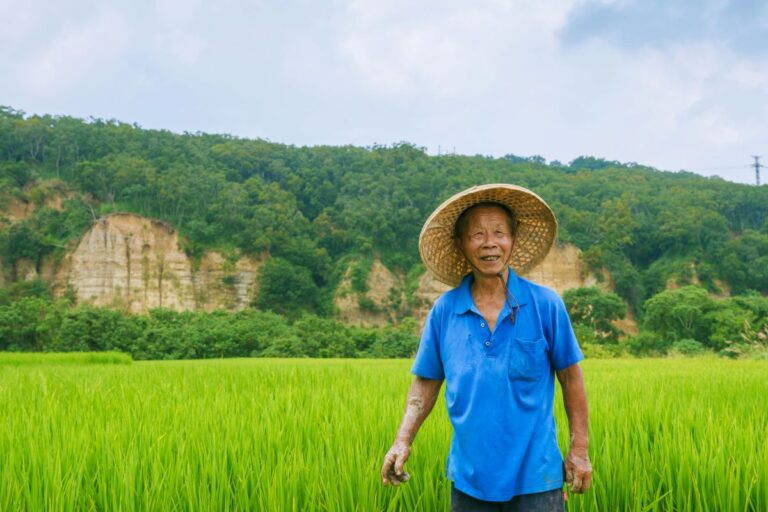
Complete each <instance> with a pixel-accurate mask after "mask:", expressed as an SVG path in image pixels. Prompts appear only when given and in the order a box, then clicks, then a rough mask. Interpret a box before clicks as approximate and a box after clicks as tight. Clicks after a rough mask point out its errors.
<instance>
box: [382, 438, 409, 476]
mask: <svg viewBox="0 0 768 512" xmlns="http://www.w3.org/2000/svg"><path fill="white" fill-rule="evenodd" d="M410 455H411V445H409V444H408V443H405V442H404V441H397V440H396V441H395V442H394V444H392V448H390V449H389V451H388V452H387V454H386V455H385V456H384V465H383V466H381V483H382V484H383V485H387V484H392V485H400V484H401V483H403V482H406V481H408V478H409V475H408V473H406V472H405V469H403V466H404V465H405V461H407V460H408V457H409V456H410Z"/></svg>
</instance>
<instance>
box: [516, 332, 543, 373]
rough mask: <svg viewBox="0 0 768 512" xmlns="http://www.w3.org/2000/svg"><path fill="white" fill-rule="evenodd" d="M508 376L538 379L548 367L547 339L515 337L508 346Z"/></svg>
mask: <svg viewBox="0 0 768 512" xmlns="http://www.w3.org/2000/svg"><path fill="white" fill-rule="evenodd" d="M510 350H511V353H510V358H509V359H510V364H509V378H510V379H512V380H527V381H532V380H538V379H539V378H541V377H542V376H543V375H545V374H546V372H547V370H548V368H549V358H548V357H547V341H546V340H545V339H544V338H539V339H538V340H522V339H519V338H515V339H514V340H513V341H512V345H511V347H510Z"/></svg>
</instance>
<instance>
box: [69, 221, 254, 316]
mask: <svg viewBox="0 0 768 512" xmlns="http://www.w3.org/2000/svg"><path fill="white" fill-rule="evenodd" d="M260 265H261V262H259V261H257V260H254V259H252V258H247V257H246V258H240V259H238V260H236V261H229V260H226V259H225V258H223V257H222V256H221V255H220V254H217V253H207V254H205V255H204V256H203V258H202V259H201V261H200V262H199V264H197V265H195V264H193V262H192V261H191V260H190V259H189V258H188V257H187V255H186V254H185V253H184V251H183V250H182V249H181V248H180V246H179V240H178V236H177V233H176V231H175V230H174V229H173V228H172V227H171V226H170V225H168V224H167V223H164V222H161V221H157V220H151V219H147V218H144V217H140V216H138V215H133V214H127V213H120V214H113V215H110V216H107V217H104V218H103V219H100V220H99V221H98V222H96V223H94V225H93V226H92V227H91V229H90V230H88V232H87V233H86V234H85V235H84V236H83V237H82V239H81V240H80V242H79V244H78V245H77V248H76V249H75V250H74V251H72V252H70V253H68V254H67V255H66V256H65V257H64V258H63V260H62V261H61V262H60V264H59V265H58V268H57V269H56V272H55V277H54V282H55V291H56V293H58V294H61V293H63V292H64V290H66V289H67V287H72V288H73V289H74V291H75V294H76V297H77V299H78V301H80V302H83V301H87V302H91V303H93V304H96V305H99V306H116V307H122V308H125V309H127V310H129V311H132V312H141V311H146V310H147V309H150V308H157V307H164V308H170V309H175V310H187V309H203V310H208V311H210V310H213V309H217V308H224V309H231V310H237V309H242V308H244V307H246V306H247V305H248V303H249V302H250V300H251V294H252V291H253V290H254V288H255V283H256V279H257V275H258V269H259V266H260Z"/></svg>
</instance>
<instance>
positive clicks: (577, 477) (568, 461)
mask: <svg viewBox="0 0 768 512" xmlns="http://www.w3.org/2000/svg"><path fill="white" fill-rule="evenodd" d="M565 483H566V484H568V488H569V489H570V490H571V491H572V492H575V493H579V494H580V493H583V492H584V491H586V490H587V489H589V486H590V485H591V484H592V464H590V462H589V453H587V449H586V448H581V447H575V446H571V449H570V450H568V456H567V457H566V458H565Z"/></svg>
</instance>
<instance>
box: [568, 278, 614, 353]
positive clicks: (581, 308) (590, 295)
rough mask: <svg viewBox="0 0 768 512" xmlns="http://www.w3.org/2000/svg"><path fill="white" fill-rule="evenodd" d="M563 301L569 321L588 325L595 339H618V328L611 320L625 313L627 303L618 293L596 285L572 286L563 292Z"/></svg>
mask: <svg viewBox="0 0 768 512" xmlns="http://www.w3.org/2000/svg"><path fill="white" fill-rule="evenodd" d="M563 301H564V302H565V305H566V307H567V308H568V313H569V315H570V316H571V321H573V322H574V323H578V324H583V325H586V326H588V327H589V328H590V329H591V330H592V332H593V333H594V334H595V338H596V339H597V340H602V341H611V342H615V341H617V340H618V336H619V330H618V329H617V328H616V327H615V326H614V325H613V324H612V323H611V322H613V321H614V320H619V319H621V318H624V316H625V315H626V314H627V305H626V304H625V303H624V301H623V300H621V298H620V297H619V296H618V295H616V294H615V293H610V292H604V291H602V290H600V288H597V287H596V286H591V287H586V288H572V289H570V290H566V291H565V293H563Z"/></svg>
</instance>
